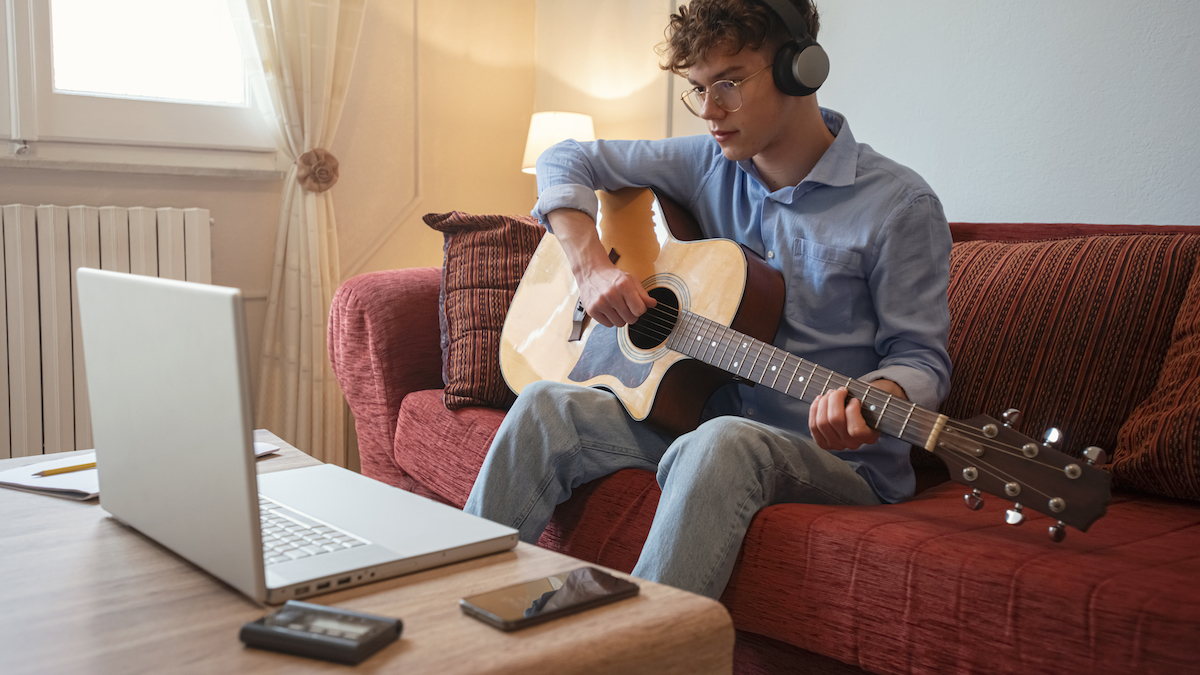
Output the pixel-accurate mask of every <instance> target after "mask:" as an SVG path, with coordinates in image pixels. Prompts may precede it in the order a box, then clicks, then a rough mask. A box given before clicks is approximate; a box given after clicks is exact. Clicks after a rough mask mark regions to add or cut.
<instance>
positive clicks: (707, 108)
mask: <svg viewBox="0 0 1200 675" xmlns="http://www.w3.org/2000/svg"><path fill="white" fill-rule="evenodd" d="M716 98H717V97H716V96H713V95H712V94H711V93H709V94H705V95H704V102H703V103H702V104H701V105H700V119H703V120H713V119H717V120H719V119H721V118H722V117H724V116H725V109H724V108H722V107H721V106H719V105H717V101H716Z"/></svg>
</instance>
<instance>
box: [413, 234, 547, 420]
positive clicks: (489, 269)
mask: <svg viewBox="0 0 1200 675" xmlns="http://www.w3.org/2000/svg"><path fill="white" fill-rule="evenodd" d="M424 220H425V224H426V225H428V226H430V227H432V228H433V229H435V230H437V231H439V232H442V233H443V234H444V235H445V244H444V246H443V247H442V249H443V252H444V253H445V262H444V264H443V266H442V290H441V296H440V297H439V306H440V310H441V311H440V317H439V318H440V319H441V328H442V330H441V333H442V378H443V380H445V383H446V391H445V394H444V396H443V401H444V402H445V404H446V407H447V408H449V409H451V410H455V409H458V408H462V407H465V406H472V405H476V406H492V407H498V408H507V407H508V406H510V405H512V402H513V401H514V400H516V396H515V395H514V394H513V393H512V391H511V390H510V389H509V388H508V385H506V384H505V383H504V377H503V375H501V373H500V361H499V353H500V330H501V329H502V328H503V327H504V316H505V315H506V314H507V313H508V305H509V303H511V302H512V298H513V294H514V293H515V292H516V290H517V284H519V283H520V282H521V276H522V275H523V274H524V273H525V268H526V267H527V266H528V265H529V259H530V258H531V257H533V251H534V249H536V248H537V245H538V242H539V241H541V239H542V234H543V233H544V232H545V230H543V229H542V228H541V227H540V226H539V225H538V224H537V221H535V220H534V219H533V218H530V217H528V216H473V215H470V214H466V213H463V212H461V211H451V212H450V213H430V214H426V215H425V218H424Z"/></svg>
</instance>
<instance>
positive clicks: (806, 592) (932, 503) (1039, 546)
mask: <svg viewBox="0 0 1200 675" xmlns="http://www.w3.org/2000/svg"><path fill="white" fill-rule="evenodd" d="M963 491H964V490H963V488H962V486H959V485H955V484H944V485H942V486H939V487H936V488H933V489H931V490H929V491H927V492H925V493H923V494H921V495H918V496H917V497H916V498H914V499H913V500H911V501H909V502H905V503H901V504H888V505H885V506H872V507H847V506H814V505H793V504H786V505H777V506H772V507H768V508H766V509H764V510H762V511H761V512H759V514H758V516H757V517H756V518H755V519H754V522H753V523H752V525H751V528H750V530H749V532H748V533H747V536H746V540H745V544H744V546H743V549H742V554H741V557H740V559H739V563H738V566H737V568H735V570H734V575H733V578H732V579H731V581H730V584H729V587H728V588H727V589H726V591H725V593H724V595H723V596H722V598H721V599H722V602H723V603H724V604H725V605H726V607H728V608H729V610H730V613H731V614H732V616H733V620H734V625H736V626H737V627H738V629H739V630H743V631H750V632H753V633H757V634H759V635H763V636H766V637H768V638H772V639H776V640H781V641H785V642H787V643H789V644H793V645H795V646H798V647H801V648H804V649H809V650H812V651H817V652H820V653H822V654H825V655H827V656H832V657H834V658H837V659H839V660H841V661H845V662H847V663H853V664H857V665H859V666H860V667H862V668H864V669H865V670H868V671H870V672H873V673H910V672H916V673H951V672H978V673H985V672H986V673H1059V674H1067V673H1081V674H1082V673H1088V674H1092V673H1114V674H1115V673H1134V672H1139V673H1144V672H1163V673H1169V672H1178V671H1180V670H1189V669H1194V668H1195V660H1194V659H1195V638H1196V636H1197V635H1200V586H1197V585H1196V584H1195V583H1194V581H1195V579H1196V578H1198V576H1200V558H1197V557H1196V551H1197V549H1198V548H1200V505H1194V504H1189V503H1186V502H1179V501H1170V500H1165V499H1159V498H1155V497H1138V498H1136V499H1135V498H1132V497H1130V496H1129V495H1119V496H1118V497H1117V498H1116V499H1114V501H1113V503H1112V505H1111V506H1110V507H1109V510H1108V514H1107V515H1106V516H1105V517H1104V518H1102V519H1100V520H1099V521H1097V522H1096V523H1095V524H1094V525H1092V527H1091V528H1090V529H1089V530H1088V532H1087V533H1079V532H1075V531H1074V530H1072V531H1070V532H1069V533H1068V535H1067V538H1066V540H1065V541H1064V542H1062V543H1060V544H1054V543H1052V542H1051V541H1050V540H1049V539H1048V538H1047V537H1046V534H1045V532H1046V528H1047V526H1048V525H1049V524H1050V523H1052V522H1053V521H1052V520H1050V519H1048V518H1045V517H1044V516H1041V515H1034V516H1032V517H1030V518H1029V519H1028V520H1027V522H1026V523H1025V524H1024V525H1023V526H1021V527H1019V528H1014V527H1010V526H1008V525H1006V524H1004V519H1003V509H1004V508H1005V506H1006V505H1004V504H1002V503H1000V502H1001V501H1002V500H998V499H990V500H988V502H987V504H985V506H984V507H983V510H981V511H969V510H968V509H966V508H965V507H964V506H963V500H962V495H963ZM1147 664H1155V666H1156V667H1155V668H1153V669H1147V667H1146V666H1147Z"/></svg>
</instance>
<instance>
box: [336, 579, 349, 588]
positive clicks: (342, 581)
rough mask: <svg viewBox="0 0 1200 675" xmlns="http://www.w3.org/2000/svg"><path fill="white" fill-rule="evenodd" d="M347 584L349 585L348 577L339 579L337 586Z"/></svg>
mask: <svg viewBox="0 0 1200 675" xmlns="http://www.w3.org/2000/svg"><path fill="white" fill-rule="evenodd" d="M348 583H350V577H342V578H341V579H338V586H341V585H342V584H348Z"/></svg>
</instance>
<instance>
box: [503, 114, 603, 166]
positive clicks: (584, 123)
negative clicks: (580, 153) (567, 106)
mask: <svg viewBox="0 0 1200 675" xmlns="http://www.w3.org/2000/svg"><path fill="white" fill-rule="evenodd" d="M569 138H573V139H575V140H577V141H594V140H596V131H595V129H594V128H593V127H592V116H591V115H584V114H582V113H570V112H540V113H534V114H533V118H532V119H531V120H529V137H528V138H527V139H526V140H525V159H524V160H523V161H522V162H521V171H524V172H525V173H536V170H535V168H534V167H535V165H536V164H537V158H538V156H539V155H541V154H542V152H544V151H545V150H546V148H548V147H550V146H552V145H554V144H555V143H558V142H559V141H565V140H567V139H569Z"/></svg>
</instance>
